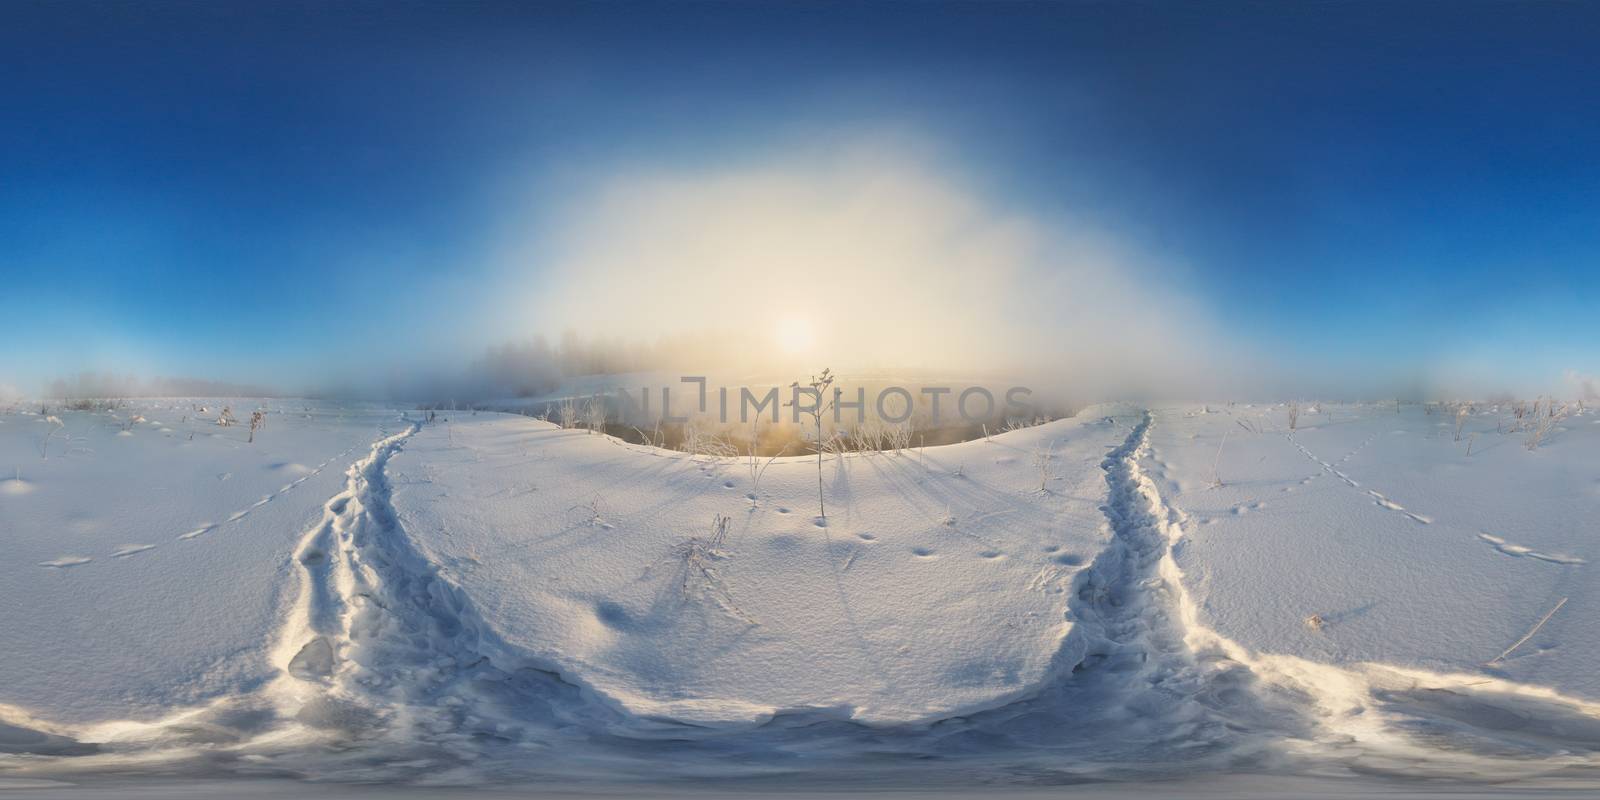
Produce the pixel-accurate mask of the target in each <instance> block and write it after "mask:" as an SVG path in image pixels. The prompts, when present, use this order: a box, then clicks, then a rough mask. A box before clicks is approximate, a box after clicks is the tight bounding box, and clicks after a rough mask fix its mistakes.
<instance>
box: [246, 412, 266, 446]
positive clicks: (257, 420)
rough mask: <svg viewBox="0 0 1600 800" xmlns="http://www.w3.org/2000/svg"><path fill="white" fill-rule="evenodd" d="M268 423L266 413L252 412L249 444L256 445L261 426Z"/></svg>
mask: <svg viewBox="0 0 1600 800" xmlns="http://www.w3.org/2000/svg"><path fill="white" fill-rule="evenodd" d="M266 421H267V415H266V414H264V413H262V412H260V411H252V412H250V438H249V440H248V441H247V443H250V444H253V443H255V440H256V431H258V430H261V426H262V425H265V424H266Z"/></svg>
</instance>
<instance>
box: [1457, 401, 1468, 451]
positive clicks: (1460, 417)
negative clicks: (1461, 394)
mask: <svg viewBox="0 0 1600 800" xmlns="http://www.w3.org/2000/svg"><path fill="white" fill-rule="evenodd" d="M1469 412H1470V408H1469V407H1468V406H1466V405H1465V404H1463V405H1460V406H1457V407H1456V441H1458V442H1459V441H1461V427H1462V426H1463V425H1466V424H1467V414H1468V413H1469Z"/></svg>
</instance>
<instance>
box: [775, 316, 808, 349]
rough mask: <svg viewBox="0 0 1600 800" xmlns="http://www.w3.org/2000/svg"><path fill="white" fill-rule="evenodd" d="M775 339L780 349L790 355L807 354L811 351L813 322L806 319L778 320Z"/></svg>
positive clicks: (790, 318)
mask: <svg viewBox="0 0 1600 800" xmlns="http://www.w3.org/2000/svg"><path fill="white" fill-rule="evenodd" d="M773 339H774V341H776V342H777V344H778V349H779V350H782V351H783V352H784V353H786V354H788V355H800V354H802V353H805V352H807V351H809V350H810V349H811V343H812V332H811V320H808V319H805V318H804V317H784V318H783V319H780V320H778V327H777V329H776V330H775V331H773Z"/></svg>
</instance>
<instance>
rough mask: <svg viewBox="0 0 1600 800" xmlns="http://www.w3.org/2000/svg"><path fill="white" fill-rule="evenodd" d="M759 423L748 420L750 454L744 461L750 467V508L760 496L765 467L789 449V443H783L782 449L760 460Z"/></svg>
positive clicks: (752, 507)
mask: <svg viewBox="0 0 1600 800" xmlns="http://www.w3.org/2000/svg"><path fill="white" fill-rule="evenodd" d="M760 424H761V423H760V420H751V421H750V455H749V458H748V460H747V461H746V462H745V463H746V466H748V467H749V469H750V508H751V510H754V509H755V507H756V502H757V501H758V499H759V498H760V497H761V477H762V476H763V475H766V474H767V467H770V466H772V462H774V461H776V460H778V456H781V455H783V454H784V452H785V451H787V450H788V449H789V445H787V444H785V445H784V446H783V448H782V449H780V450H779V451H778V452H776V453H774V454H772V456H771V457H769V458H768V459H767V460H766V461H762V460H761V459H760V458H759V456H758V451H759V450H760V448H761V429H760Z"/></svg>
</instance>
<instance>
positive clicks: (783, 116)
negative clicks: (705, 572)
mask: <svg viewBox="0 0 1600 800" xmlns="http://www.w3.org/2000/svg"><path fill="white" fill-rule="evenodd" d="M829 8H830V13H829V14H826V15H822V14H818V13H815V10H814V9H811V8H808V7H807V6H805V5H790V4H750V5H744V6H726V5H696V4H688V5H680V6H664V5H656V4H639V5H635V4H629V3H622V4H604V5H592V4H561V3H555V4H539V5H537V6H519V5H515V4H500V3H487V2H486V3H470V4H465V5H464V6H462V7H456V6H453V5H443V4H441V5H432V6H428V5H405V6H399V7H393V6H389V5H374V4H369V3H350V4H340V5H321V6H319V5H290V6H251V5H245V4H236V3H218V4H207V5H206V6H203V7H200V6H194V5H191V4H182V3H151V4H141V5H137V6H136V5H132V4H127V5H125V4H98V3H87V4H47V3H31V2H26V3H21V4H15V5H12V6H10V7H9V8H8V9H7V10H6V11H5V12H4V21H5V24H4V25H0V66H3V67H4V75H5V77H4V78H0V85H4V86H5V89H6V92H5V95H6V97H7V102H6V103H5V104H4V106H3V107H0V241H3V242H4V245H0V271H3V273H4V286H5V288H4V291H3V292H0V314H3V315H4V316H5V318H6V319H7V320H9V321H10V322H11V323H12V333H11V334H10V335H11V345H10V346H8V347H5V348H0V396H10V397H18V396H49V395H64V394H77V395H83V394H86V393H92V392H96V391H100V392H103V393H106V394H125V395H136V394H145V395H148V394H163V393H196V394H215V393H221V392H220V391H219V390H227V391H238V392H239V393H241V394H243V393H252V394H254V393H274V394H280V395H301V394H313V395H335V394H336V395H340V396H348V397H370V398H395V399H406V400H418V401H432V400H439V399H444V398H456V397H462V398H467V397H471V398H478V399H482V398H488V397H495V396H517V395H527V394H530V393H536V392H535V389H540V388H547V387H548V386H550V385H551V384H552V382H558V381H559V379H560V378H561V377H563V376H565V377H572V376H575V375H586V374H593V373H605V374H614V373H624V372H638V371H665V372H672V371H676V372H680V373H683V374H698V373H706V372H721V373H728V374H759V375H763V376H791V377H792V378H802V377H804V376H806V375H808V374H810V373H813V372H817V371H819V370H821V369H822V368H824V367H831V368H833V369H835V370H836V371H842V372H850V371H857V372H860V371H873V370H879V371H881V370H891V371H892V370H907V371H928V370H932V371H936V372H943V373H947V374H960V375H985V376H988V375H993V376H999V377H1003V378H1005V379H1007V380H1013V381H1018V382H1027V383H1029V384H1030V385H1037V386H1040V387H1049V388H1050V389H1051V390H1052V391H1058V392H1060V393H1061V394H1062V395H1063V396H1070V397H1072V398H1074V399H1077V400H1086V399H1105V398H1117V397H1130V398H1131V397H1138V398H1156V399H1174V400H1176V399H1184V400H1190V399H1193V400H1230V399H1239V400H1279V399H1287V398H1293V397H1301V398H1316V397H1322V398H1329V399H1359V398H1372V399H1376V398H1384V397H1404V398H1407V399H1415V400H1424V399H1438V398H1462V397H1470V398H1484V397H1489V396H1492V395H1497V394H1506V393H1509V394H1515V395H1517V396H1522V397H1532V396H1536V395H1540V394H1556V395H1559V396H1562V397H1566V398H1572V399H1584V398H1587V399H1590V400H1594V399H1596V385H1597V383H1600V380H1597V378H1596V376H1597V375H1600V337H1597V336H1595V328H1594V314H1595V309H1597V308H1600V279H1597V275H1600V272H1597V271H1596V270H1595V269H1594V268H1593V261H1594V259H1595V256H1596V254H1597V253H1600V233H1597V232H1596V229H1595V228H1594V226H1592V225H1590V224H1589V223H1588V221H1589V220H1592V219H1593V218H1595V214H1596V212H1600V196H1597V195H1596V194H1595V193H1593V192H1590V191H1585V190H1581V189H1580V187H1587V186H1592V185H1594V184H1595V180H1596V178H1600V175H1596V174H1595V173H1596V171H1597V170H1600V166H1597V164H1600V162H1597V161H1596V160H1595V159H1594V158H1593V152H1594V149H1595V146H1596V144H1597V142H1596V134H1595V131H1597V130H1600V124H1597V123H1600V118H1597V117H1600V111H1597V106H1596V105H1595V104H1594V103H1592V102H1590V100H1591V98H1593V97H1594V96H1596V94H1597V91H1600V85H1597V83H1600V78H1597V77H1595V73H1594V71H1593V70H1590V69H1587V63H1588V61H1587V58H1588V56H1587V50H1588V48H1589V45H1590V44H1592V42H1593V41H1594V35H1595V34H1596V33H1597V32H1600V31H1597V25H1596V21H1595V16H1596V15H1595V14H1594V13H1593V11H1592V9H1588V8H1585V7H1583V6H1581V5H1564V4H1563V5H1558V4H1549V5H1519V6H1516V11H1517V13H1516V14H1514V15H1510V14H1506V13H1504V12H1505V11H1507V10H1508V9H1509V8H1510V6H1506V5H1504V4H1497V3H1471V4H1466V5H1462V6H1461V7H1459V8H1458V9H1457V10H1456V11H1457V13H1453V14H1451V15H1450V16H1449V17H1448V18H1447V19H1440V18H1438V15H1433V14H1425V13H1423V12H1424V11H1425V10H1426V9H1425V7H1424V6H1397V7H1380V6H1354V7H1345V8H1332V7H1323V6H1311V7H1305V6H1292V5H1288V4H1285V5H1282V6H1276V7H1273V6H1268V7H1261V6H1258V5H1227V4H1224V5H1220V6H1219V5H1214V4H1208V5H1207V7H1206V8H1205V9H1204V13H1202V10H1201V9H1200V7H1197V6H1184V5H1172V6H1165V7H1163V6H1160V5H1156V6H1111V5H1082V4H1063V5H1058V6H1044V7H1033V6H998V7H996V6H982V5H967V4H918V5H916V6H901V5H863V6H830V7H829ZM380 9H381V13H378V12H379V11H380ZM469 11H470V13H468V12H469ZM713 11H714V12H715V13H712V12H713ZM1219 17H1225V18H1226V23H1227V24H1222V23H1221V22H1219V19H1218V18H1219ZM1130 32H1137V33H1138V37H1137V40H1138V42H1139V44H1138V46H1137V47H1130V46H1128V41H1129V39H1128V36H1129V35H1130ZM1530 43H1537V45H1538V46H1537V47H1530V46H1529V44H1530ZM174 376H181V377H174ZM208 387H209V390H208V391H202V390H207V388H208ZM179 389H184V390H188V389H194V390H196V391H194V392H188V391H184V392H178V391H177V390H179ZM246 390H248V391H246Z"/></svg>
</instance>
